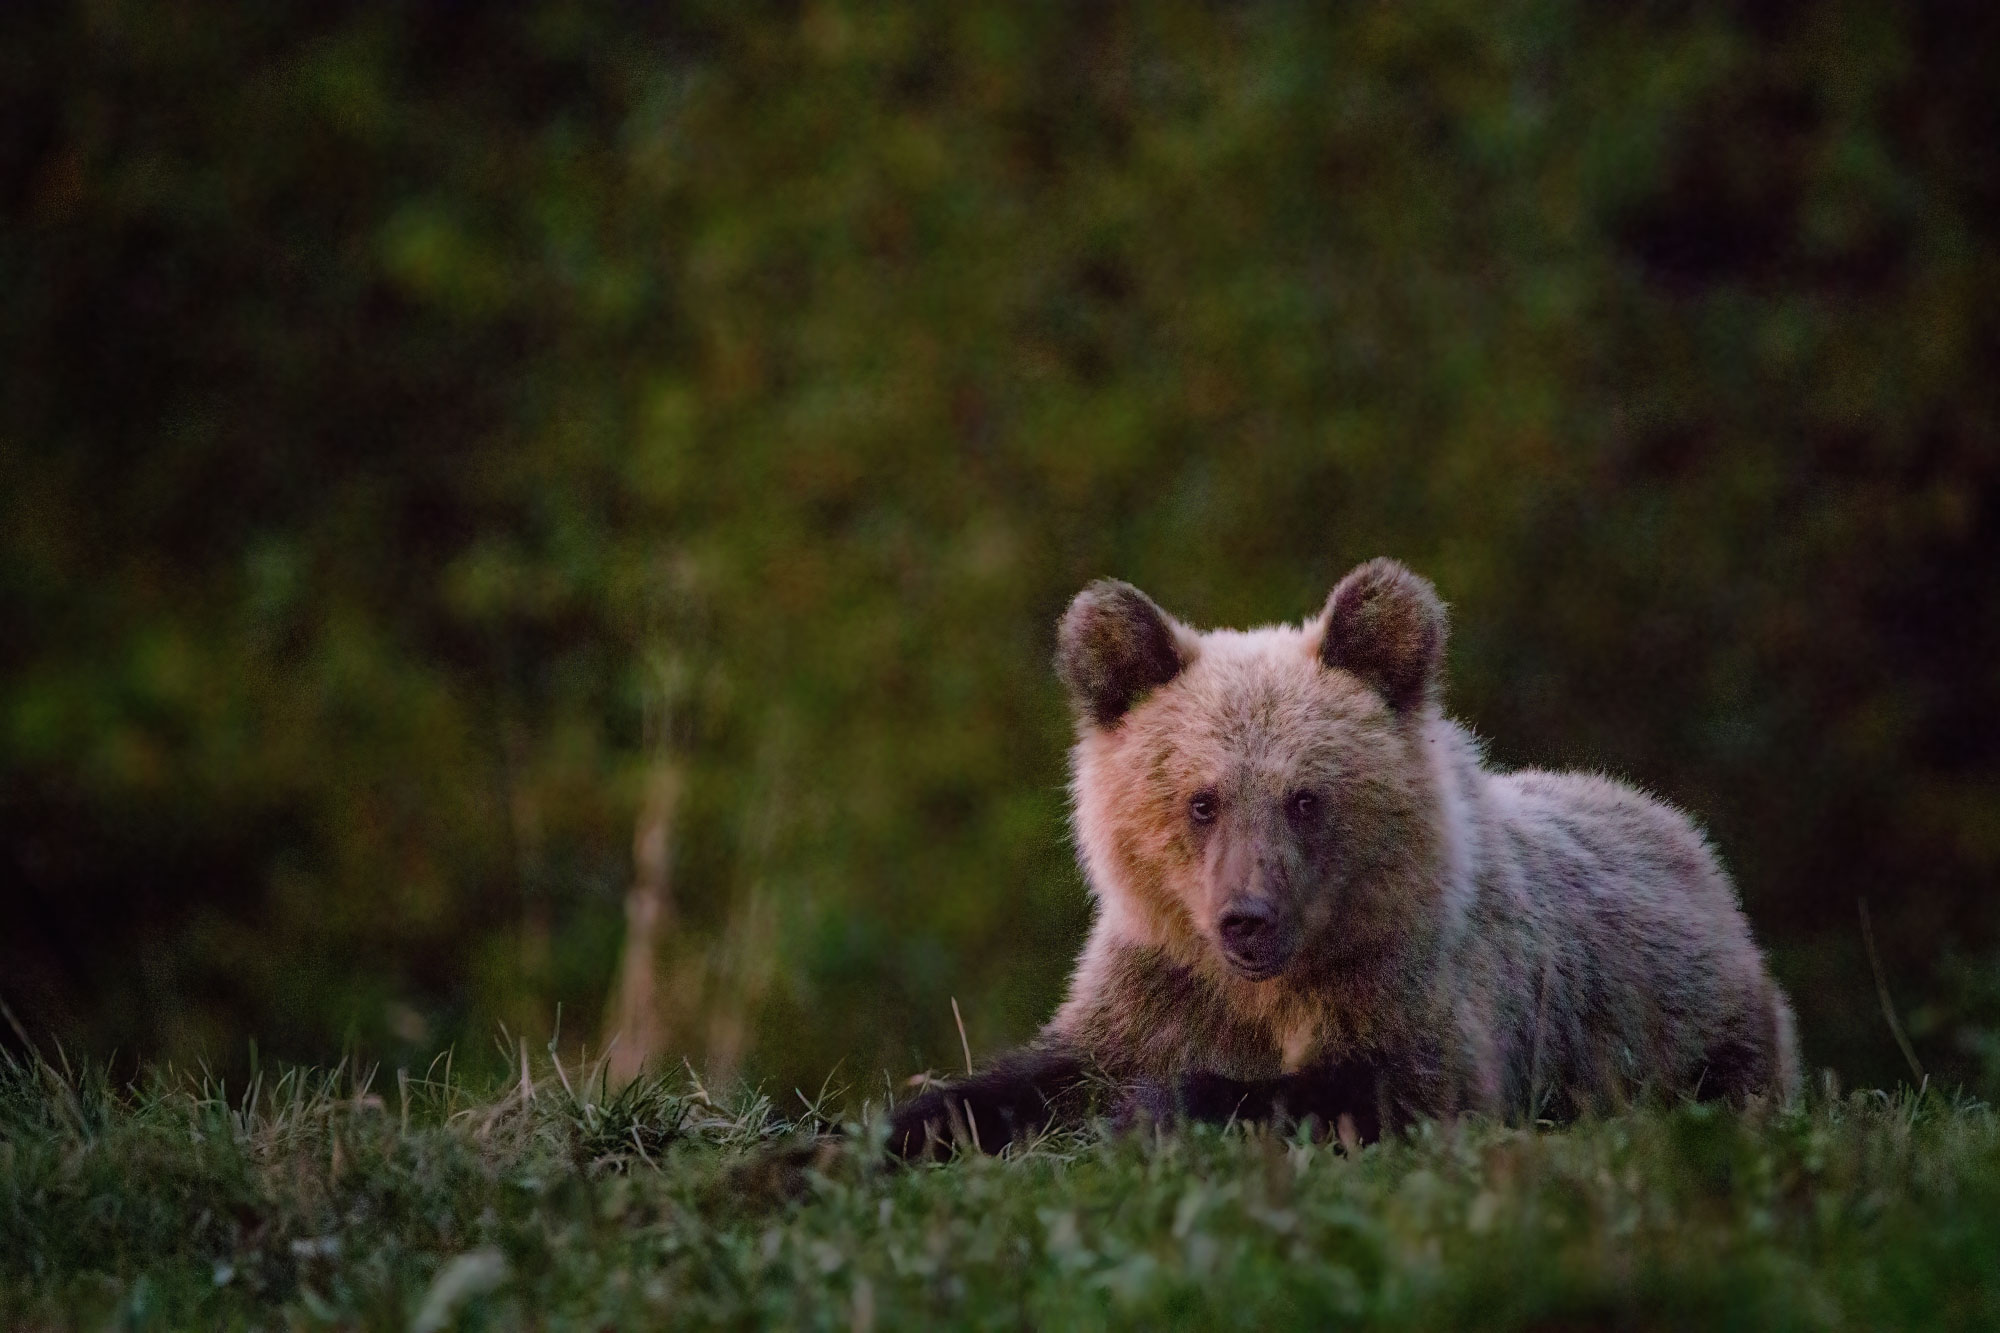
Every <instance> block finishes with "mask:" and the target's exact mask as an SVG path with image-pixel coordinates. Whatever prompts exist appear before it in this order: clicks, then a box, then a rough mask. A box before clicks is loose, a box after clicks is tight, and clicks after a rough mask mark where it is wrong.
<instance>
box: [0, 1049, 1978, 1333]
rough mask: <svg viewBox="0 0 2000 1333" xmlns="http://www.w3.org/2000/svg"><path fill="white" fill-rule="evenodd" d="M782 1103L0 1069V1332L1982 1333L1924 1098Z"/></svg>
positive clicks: (1973, 1206)
mask: <svg viewBox="0 0 2000 1333" xmlns="http://www.w3.org/2000/svg"><path fill="white" fill-rule="evenodd" d="M793 1106H794V1108H795V1110H797V1111H798V1114H797V1115H796V1116H786V1115H782V1114H781V1113H780V1111H779V1110H778V1109H777V1108H774V1107H773V1106H772V1105H771V1104H770V1103H769V1102H766V1101H763V1100H759V1099H751V1098H746V1099H745V1100H744V1101H743V1102H742V1103H741V1104H738V1105H736V1106H733V1107H727V1108H725V1107H722V1106H719V1105H717V1104H715V1103H714V1102H713V1101H712V1099H710V1098H709V1097H707V1096H706V1095H705V1094H704V1093H703V1092H702V1091H701V1090H700V1088H699V1086H698V1085H696V1084H695V1083H694V1082H693V1081H692V1080H691V1079H676V1080H669V1081H662V1082H649V1083H642V1084H640V1085H636V1086H634V1087H633V1088H631V1089H629V1090H627V1091H626V1092H625V1093H623V1094H622V1095H619V1096H616V1097H606V1096H604V1095H603V1094H602V1093H601V1092H597V1091H594V1090H592V1089H590V1088H586V1087H584V1086H581V1085H580V1074H579V1071H575V1070H562V1069H557V1068H554V1067H551V1068H549V1069H548V1070H546V1071H543V1070H539V1069H538V1070H537V1071H536V1074H535V1075H534V1076H533V1077H532V1078H531V1079H528V1080H527V1081H524V1082H522V1083H519V1084H517V1085H515V1086H513V1087H511V1088H509V1089H507V1090H503V1091H500V1092H497V1093H494V1094H491V1095H484V1096H475V1095H473V1094H472V1093H470V1092H468V1091H466V1090H465V1089H463V1088H460V1087H457V1086H454V1085H453V1084H452V1083H451V1082H450V1081H449V1079H448V1078H444V1077H440V1078H437V1079H433V1080H425V1081H415V1080H411V1081H401V1080H391V1086H376V1087H374V1088H372V1089H371V1088H370V1087H369V1086H368V1085H367V1084H366V1082H365V1081H363V1080H357V1079H354V1078H352V1077H350V1076H348V1075H347V1074H346V1073H345V1072H336V1073H334V1074H331V1075H327V1074H314V1073H310V1072H303V1071H297V1072H291V1073H287V1074H285V1075H284V1076H283V1077H281V1078H277V1079H275V1080H269V1079H267V1080H264V1081H262V1082H260V1083H258V1084H256V1085H254V1086H252V1087H251V1088H249V1089H247V1090H243V1091H241V1092H240V1093H238V1094H236V1095H231V1096H225V1095H224V1094H223V1093H222V1091H221V1090H218V1089H213V1088H203V1087H201V1086H199V1085H198V1084H191V1083H187V1082H179V1083H176V1082H174V1081H173V1080H171V1079H167V1078H164V1077H163V1078H161V1079H158V1080H156V1081H155V1086H154V1087H152V1088H151V1089H149V1090H147V1091H144V1092H140V1093H132V1092H129V1091H127V1092H120V1091H117V1090H114V1089H112V1088H110V1087H109V1086H107V1084H106V1083H105V1081H104V1080H103V1079H101V1078H98V1077H94V1076H76V1075H66V1074H63V1073H60V1072H58V1071H56V1070H52V1069H50V1068H48V1067H46V1066H25V1065H21V1064H17V1063H6V1062H3V1061H0V1326H4V1327H8V1328H15V1327H27V1328H37V1327H67V1326H72V1325H75V1326H90V1327H99V1326H104V1325H108V1324H109V1325H134V1326H197V1327H202V1328H222V1327H245V1326H263V1327H268V1326H273V1325H290V1326H307V1327H309V1326H319V1325H333V1326H343V1327H381V1328H403V1327H415V1328H422V1329H433V1328H443V1327H466V1328H475V1327H516V1326H524V1325H525V1326H550V1327H605V1326H626V1327H659V1326H663V1325H668V1324H671V1325H674V1326H681V1325H701V1324H731V1325H749V1324H760V1323H769V1324H778V1325H783V1326H800V1327H829V1328H867V1327H870V1326H874V1327H916V1326H934V1325H940V1324H948V1325H956V1324H964V1325H977V1326H1005V1327H1037V1328H1065V1327H1090V1326H1096V1325H1100V1324H1104V1323H1113V1324H1126V1325H1133V1326H1145V1327H1155V1326H1159V1325H1163V1324H1164V1325H1188V1326H1196V1327H1208V1326H1215V1327H1241V1328H1259V1329H1261V1328H1271V1327H1280V1326H1288V1325H1309V1326H1317V1327H1325V1326H1341V1325H1346V1324H1354V1325H1363V1326H1388V1327H1407V1328H1426V1329H1433V1328H1452V1327H1479V1328H1534V1329H1584V1328H1597V1327H1604V1326H1616V1327H1629V1328H1666V1327H1689V1328H1732V1327H1733V1328H1745V1329H1750V1328H1755V1329H1767V1328H1811V1329H1818V1328H1856V1329H1861V1328H1870V1329H1872V1328H1887V1327H1921V1328H1926V1329H1947V1328H1989V1329H1990V1328H1995V1327H2000V1118H1996V1116H1995V1115H1994V1114H1993V1113H1992V1112H1990V1111H1988V1110H1987V1109H1985V1108H1983V1107H1979V1106H1974V1105H1968V1104H1953V1103H1951V1102H1950V1101H1949V1100H1947V1099H1944V1098H1940V1097H1937V1096H1935V1095H1932V1096H1929V1097H1925V1098H1916V1097H1911V1096H1902V1097H1893V1096H1885V1095H1882V1094H1861V1095H1856V1096H1852V1097H1849V1098H1847V1099H1845V1100H1837V1101H1834V1100H1825V1099H1822V1101H1821V1102H1820V1104H1818V1105H1815V1106H1812V1107H1810V1108H1807V1109H1802V1110H1796V1111H1788V1112H1782V1113H1778V1112H1770V1113H1762V1114H1760V1113H1755V1112H1753V1113H1751V1114H1747V1115H1738V1114H1733V1113H1729V1112H1724V1111H1720V1110H1716V1109H1713V1108H1706V1107H1685V1108H1679V1109H1671V1110H1655V1111H1644V1112H1636V1113H1634V1114H1632V1115H1629V1116H1623V1117H1618V1118H1615V1119H1611V1120H1607V1121H1603V1122H1599V1123H1592V1124H1586V1125H1581V1126H1577V1127H1573V1128H1570V1129H1567V1130H1563V1131H1542V1132H1534V1131H1524V1130H1511V1129H1505V1128H1498V1127H1492V1126H1474V1125H1461V1126H1431V1127H1428V1128H1426V1129H1423V1130H1421V1131H1419V1132H1417V1133H1416V1134H1414V1135H1412V1136H1410V1137H1408V1138H1405V1139H1402V1140H1399V1141H1395V1142H1390V1143H1385V1144H1381V1145H1377V1146H1374V1147H1370V1148H1367V1149H1364V1150H1363V1151H1362V1152H1361V1153H1360V1154H1359V1155H1358V1157H1356V1158H1354V1159H1351V1160H1350V1159H1349V1158H1346V1157H1344V1156H1341V1155H1340V1154H1339V1153H1338V1152H1336V1151H1335V1150H1334V1149H1332V1148H1330V1147H1320V1146H1313V1145H1311V1144H1306V1143H1299V1142H1294V1141H1292V1140H1290V1139H1285V1138H1279V1137H1274V1136H1270V1135H1261V1134H1258V1133H1254V1132H1248V1131H1245V1130H1243V1129H1242V1128H1240V1127H1239V1128H1235V1129H1231V1130H1216V1129H1200V1130H1192V1131H1188V1132H1185V1133H1182V1134H1179V1135H1175V1136H1169V1137H1152V1136H1145V1135H1134V1136H1128V1137H1125V1138H1111V1137H1105V1136H1100V1135H1082V1136H1076V1137H1071V1138H1059V1139H1051V1140H1048V1141H1045V1142H1044V1143H1042V1144H1040V1145H1038V1146H1036V1147H1035V1148H1034V1149H1032V1150H1031V1151H1028V1152H1026V1153H1024V1154H1022V1155H1020V1156H1019V1157H1018V1158H1017V1159H1010V1160H984V1159H982V1160H977V1161H968V1162H960V1163H955V1164H952V1165H949V1166H944V1167H926V1168H919V1169H911V1170H900V1171H890V1170H884V1169H882V1168H881V1167H880V1166H879V1165H878V1164H877V1155H876V1153H875V1152H873V1151H871V1150H870V1149H869V1146H868V1145H869V1133H870V1131H869V1129H868V1128H867V1127H866V1126H865V1125H859V1126H858V1125H850V1126H849V1127H848V1132H847V1133H844V1134H828V1133H824V1132H816V1131H814V1130H813V1129H811V1128H809V1127H807V1126H809V1125H810V1123H811V1120H812V1117H811V1116H809V1115H807V1114H806V1113H805V1111H804V1109H803V1107H801V1106H800V1104H799V1103H798V1102H796V1101H794V1103H793Z"/></svg>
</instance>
